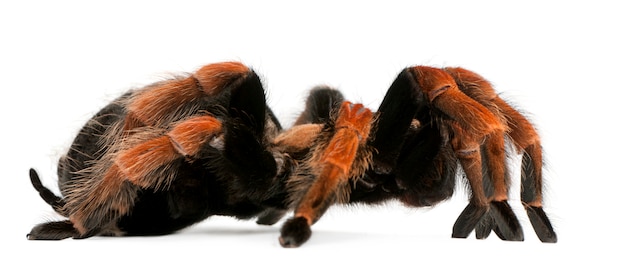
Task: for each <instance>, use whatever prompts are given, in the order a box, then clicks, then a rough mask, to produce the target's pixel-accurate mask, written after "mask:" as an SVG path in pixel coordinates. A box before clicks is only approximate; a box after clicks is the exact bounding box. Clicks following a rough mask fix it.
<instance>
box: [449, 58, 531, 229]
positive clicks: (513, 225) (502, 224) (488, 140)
mask: <svg viewBox="0 0 626 270" xmlns="http://www.w3.org/2000/svg"><path fill="white" fill-rule="evenodd" d="M444 70H445V71H446V72H447V73H448V74H450V75H451V76H452V77H453V78H454V79H455V82H456V83H457V85H458V86H459V89H460V90H461V91H462V92H463V93H464V94H466V95H467V96H469V97H470V98H472V99H474V100H475V101H477V102H478V103H480V104H481V105H482V106H484V107H485V108H487V109H488V110H489V111H490V112H491V113H492V114H493V115H494V116H495V119H497V120H499V122H501V123H502V125H503V126H506V127H507V128H508V121H507V117H506V116H505V115H504V112H503V111H502V109H501V107H500V106H499V104H498V103H497V100H499V97H498V95H497V94H496V92H495V90H494V89H493V87H492V86H491V84H490V83H489V82H488V81H487V80H485V79H484V78H483V77H482V76H480V75H478V74H476V73H474V72H472V71H469V70H466V69H463V68H445V69H444ZM506 132H508V130H507V129H505V130H502V131H497V132H494V133H492V134H489V135H488V136H486V137H485V140H484V143H483V145H482V147H481V149H480V150H481V152H482V160H483V161H484V163H485V164H483V172H484V173H483V179H484V180H483V181H484V182H483V184H484V187H485V192H486V195H487V196H488V197H489V199H490V205H491V206H490V213H489V215H490V216H491V217H489V218H487V217H486V218H485V220H484V221H483V222H480V223H479V224H478V226H477V228H476V237H477V238H479V239H482V238H486V237H487V236H488V235H489V231H490V229H488V228H482V227H481V226H486V227H489V228H493V229H494V230H496V234H497V235H498V236H499V237H500V238H501V239H503V240H516V241H521V240H523V239H524V235H523V231H522V228H521V225H520V223H519V221H518V219H517V217H516V216H515V214H514V212H513V210H512V209H511V207H510V205H509V204H508V192H509V188H510V179H509V174H508V173H509V172H508V168H507V160H506V151H505V148H506V146H505V133H506ZM490 222H495V224H489V223H490Z"/></svg>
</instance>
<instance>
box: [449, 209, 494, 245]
mask: <svg viewBox="0 0 626 270" xmlns="http://www.w3.org/2000/svg"><path fill="white" fill-rule="evenodd" d="M488 210H489V205H484V206H480V205H476V204H472V203H470V204H468V205H467V206H466V207H465V209H463V212H461V214H460V215H459V217H458V218H457V220H456V222H454V227H453V228H452V237H453V238H467V237H468V236H469V234H470V233H471V232H472V231H473V230H474V228H476V225H477V224H478V222H480V221H481V220H482V219H483V217H484V216H485V215H487V212H488Z"/></svg>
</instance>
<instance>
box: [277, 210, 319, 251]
mask: <svg viewBox="0 0 626 270" xmlns="http://www.w3.org/2000/svg"><path fill="white" fill-rule="evenodd" d="M310 237H311V227H310V226H309V223H308V222H307V220H306V219H305V218H303V217H296V218H292V219H289V220H287V221H286V222H285V224H284V225H283V228H282V229H281V230H280V238H279V239H278V240H279V242H280V245H281V246H283V247H286V248H294V247H299V246H300V245H302V244H303V243H304V242H306V241H307V240H309V238H310Z"/></svg>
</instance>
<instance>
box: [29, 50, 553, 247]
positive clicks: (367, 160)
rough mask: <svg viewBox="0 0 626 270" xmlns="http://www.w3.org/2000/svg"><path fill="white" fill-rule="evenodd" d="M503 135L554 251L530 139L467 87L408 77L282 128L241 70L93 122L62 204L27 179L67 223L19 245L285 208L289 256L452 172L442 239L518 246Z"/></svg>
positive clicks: (72, 155)
mask: <svg viewBox="0 0 626 270" xmlns="http://www.w3.org/2000/svg"><path fill="white" fill-rule="evenodd" d="M506 137H508V138H510V139H511V141H513V143H514V144H515V146H516V147H517V149H518V150H519V151H520V152H522V153H524V159H523V160H524V162H523V163H524V169H523V174H522V177H523V178H524V179H523V180H522V183H523V185H524V189H523V192H522V200H523V202H524V204H525V206H526V209H527V211H528V213H529V216H530V219H531V222H532V224H533V226H534V227H535V230H536V232H537V234H538V235H539V237H540V239H541V240H542V241H546V242H554V241H556V236H555V234H554V231H553V230H552V227H551V225H550V222H549V221H548V219H547V217H546V215H545V213H544V212H543V210H542V208H541V200H542V198H541V185H542V183H541V181H542V180H541V149H540V144H539V138H538V136H537V135H536V132H535V131H534V129H533V127H532V125H530V123H529V122H528V121H527V120H526V119H525V118H524V117H522V116H521V114H519V113H517V111H515V110H513V109H512V108H510V107H509V106H508V105H506V103H504V102H503V101H502V100H500V99H499V98H498V97H497V95H495V93H494V92H493V90H492V89H491V87H490V86H489V84H488V83H487V82H486V81H484V80H483V79H482V78H480V77H479V76H478V75H476V74H473V73H471V72H469V71H466V70H463V69H446V70H445V71H444V70H441V69H434V68H428V67H414V68H409V69H406V70H405V71H403V72H402V73H401V74H400V75H399V77H398V78H397V79H396V81H394V83H393V84H392V86H391V87H390V89H389V91H388V93H387V96H386V97H385V99H384V100H383V103H382V105H381V107H380V108H379V111H378V112H377V113H376V114H374V113H372V112H371V111H370V110H368V109H367V108H365V107H363V105H360V104H352V103H350V102H345V101H343V97H342V95H341V93H339V92H338V91H336V90H332V89H327V88H318V89H315V90H313V91H312V92H311V95H310V96H309V99H308V100H307V105H306V109H305V111H304V112H303V113H302V114H301V116H300V118H299V119H298V120H297V121H296V123H295V125H294V126H293V127H292V128H290V129H288V130H282V128H281V126H280V124H279V123H278V121H277V120H276V117H275V116H274V115H273V114H272V112H271V110H270V109H269V108H268V107H267V105H266V102H265V95H264V90H263V88H262V84H261V82H260V80H259V78H258V76H257V75H256V74H255V73H254V72H253V71H252V70H251V69H249V68H248V67H246V66H244V65H242V64H240V63H233V62H228V63H218V64H212V65H207V66H205V67H203V68H201V69H200V70H198V71H197V72H196V73H194V74H192V75H190V76H186V77H181V78H176V79H173V80H169V81H164V82H159V83H156V84H154V85H150V86H147V87H145V88H142V89H139V90H134V91H130V92H128V93H126V94H125V95H123V96H122V97H120V98H118V99H117V100H116V101H114V102H112V103H111V104H110V105H108V106H107V107H105V108H104V109H102V110H101V111H100V112H99V113H97V114H96V115H95V116H94V117H93V118H92V119H91V120H90V121H89V122H88V123H87V124H86V125H85V127H83V129H82V130H81V132H80V133H79V135H78V136H77V137H76V139H75V140H74V142H73V144H72V146H71V148H70V150H69V151H68V153H67V154H66V155H65V156H63V157H62V158H61V159H60V160H59V166H58V177H59V181H58V183H59V188H60V190H61V193H62V194H61V195H62V196H61V197H59V196H57V195H55V194H53V193H52V192H51V191H50V190H49V189H47V188H45V187H44V186H42V185H41V181H40V180H39V177H38V175H37V173H36V172H35V171H34V170H31V172H30V174H31V181H32V183H33V186H34V187H35V189H37V190H38V191H39V193H40V195H41V197H42V198H43V199H44V200H45V201H46V202H47V203H48V204H50V205H51V206H52V207H53V208H54V209H55V210H56V211H57V212H59V213H60V214H62V215H64V216H65V217H67V220H64V221H53V222H48V223H43V224H40V225H37V226H36V227H34V228H33V229H32V230H31V232H30V233H29V236H28V238H29V239H64V238H68V237H73V238H85V237H90V236H94V235H158V234H168V233H172V232H174V231H176V230H179V229H181V228H184V227H187V226H190V225H192V224H194V223H197V222H199V221H201V220H204V219H205V218H207V217H209V216H211V215H227V216H234V217H236V218H241V219H247V218H255V217H256V218H258V219H257V222H258V223H259V224H274V223H276V222H278V221H279V220H280V219H281V218H282V217H283V216H284V215H285V213H286V212H287V211H289V210H294V211H295V213H294V217H293V218H291V219H289V220H288V221H287V222H286V223H285V224H284V225H283V228H282V230H281V237H280V242H281V244H282V245H283V246H285V247H294V246H299V245H301V244H302V243H304V242H305V241H306V240H307V239H308V238H309V237H310V235H311V230H310V226H311V225H312V224H313V223H315V222H316V221H317V220H318V219H319V218H320V217H321V216H322V214H323V213H324V211H325V210H326V209H327V208H328V207H329V206H331V205H332V204H335V203H358V202H365V203H376V202H380V201H384V200H388V199H399V200H401V201H403V202H405V203H406V204H408V205H412V206H418V207H419V206H426V205H434V204H436V203H437V202H439V201H442V200H445V199H446V198H448V197H449V196H450V195H451V194H452V191H453V188H454V184H455V178H456V168H457V163H460V164H461V166H462V168H463V170H464V172H465V174H466V175H467V178H468V180H469V184H470V187H471V189H472V199H471V200H470V204H469V205H468V207H467V208H466V209H465V210H464V211H463V213H462V214H461V216H460V217H459V219H458V221H457V223H456V224H455V227H454V230H453V236H454V237H467V235H468V234H469V233H470V232H471V231H472V230H474V228H476V230H477V236H478V237H479V238H484V237H486V236H487V235H488V234H489V232H490V231H491V230H494V231H495V232H496V234H497V235H498V236H500V238H503V239H506V240H521V239H522V238H523V236H522V232H521V228H520V226H519V222H517V219H516V218H515V216H514V215H513V213H512V211H511V209H510V207H509V206H508V204H507V202H506V199H507V192H508V188H509V187H508V181H507V179H506V178H507V176H506V175H507V174H506V170H507V169H506V166H505V165H506V160H505V156H504V149H505V145H504V142H505V138H506ZM482 171H487V172H489V173H485V174H483V173H482Z"/></svg>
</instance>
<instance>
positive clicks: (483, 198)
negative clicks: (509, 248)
mask: <svg viewBox="0 0 626 270" xmlns="http://www.w3.org/2000/svg"><path fill="white" fill-rule="evenodd" d="M410 70H411V72H412V74H413V75H414V76H415V79H416V81H417V82H418V84H419V85H420V87H421V89H422V91H423V93H424V97H425V99H426V100H427V104H428V105H429V106H430V108H431V111H432V112H433V113H434V114H435V115H437V116H436V118H437V120H435V122H439V123H440V124H439V125H440V126H441V130H442V136H444V137H445V138H446V140H449V143H450V145H451V146H452V149H453V151H454V155H455V156H456V158H457V159H458V160H459V163H460V164H461V167H462V169H463V171H464V172H465V176H466V177H467V180H468V184H469V186H470V189H471V198H470V202H469V205H468V206H467V207H466V208H465V209H464V210H463V212H462V213H461V215H460V216H459V218H458V219H457V221H456V222H455V225H454V227H453V232H452V236H453V237H455V238H459V237H460V238H465V237H467V236H468V235H469V233H471V232H472V231H473V230H474V228H475V227H476V225H477V224H478V223H479V221H480V220H481V219H482V218H483V217H484V216H485V214H486V213H487V212H488V211H489V209H490V200H489V198H488V197H487V195H486V193H485V190H484V188H483V185H484V181H483V172H482V170H483V161H482V152H481V144H482V143H483V141H484V140H485V139H486V138H488V136H490V135H492V134H497V133H500V132H503V131H504V127H505V126H504V125H503V124H502V122H501V121H500V120H499V119H498V117H497V116H496V115H494V113H492V112H491V111H489V109H488V108H487V107H485V106H484V105H482V104H481V103H479V102H478V101H476V100H475V99H473V98H472V97H470V96H468V95H467V94H466V93H464V92H463V91H462V90H461V89H460V87H459V85H458V84H457V83H456V81H455V79H454V78H453V77H452V76H451V75H450V74H449V73H448V72H446V71H445V70H442V69H438V68H433V67H426V66H416V67H413V68H410Z"/></svg>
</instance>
